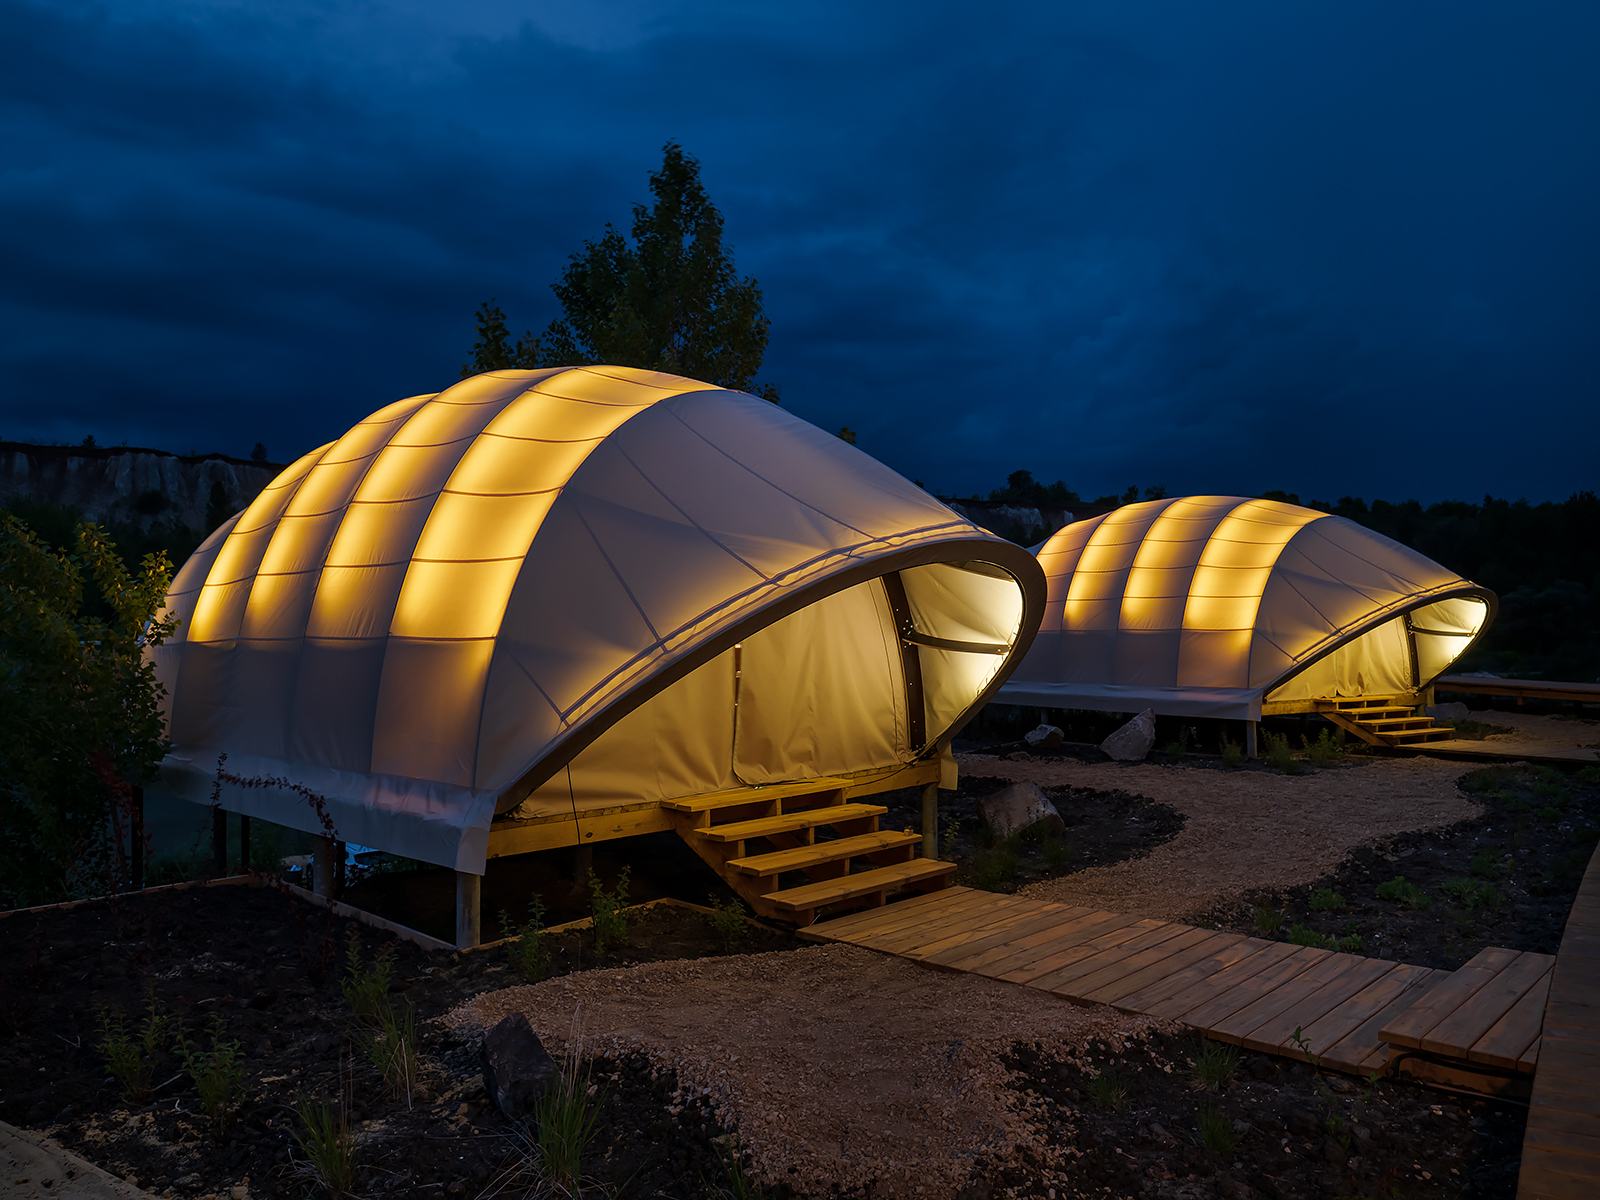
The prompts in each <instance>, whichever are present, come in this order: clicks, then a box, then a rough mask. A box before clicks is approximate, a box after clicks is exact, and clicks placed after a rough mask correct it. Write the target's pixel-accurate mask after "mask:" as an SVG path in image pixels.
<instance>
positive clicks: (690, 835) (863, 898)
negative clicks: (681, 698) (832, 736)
mask: <svg viewBox="0 0 1600 1200" xmlns="http://www.w3.org/2000/svg"><path fill="white" fill-rule="evenodd" d="M819 782H824V781H812V782H809V783H801V784H779V785H775V786H772V787H764V788H740V789H737V790H735V791H731V792H716V793H712V794H710V795H705V796H687V797H684V798H683V799H679V800H667V801H663V802H662V807H663V808H664V809H666V810H667V811H668V812H669V813H671V814H672V817H673V823H674V825H675V826H676V828H677V831H678V836H679V837H681V838H683V840H684V841H685V842H687V843H688V844H689V847H690V848H691V849H692V850H693V851H694V852H695V853H696V854H698V855H699V856H700V857H701V858H702V859H704V860H705V862H706V863H707V864H709V865H710V866H711V868H712V869H713V870H714V871H716V872H717V874H718V875H720V876H722V878H723V879H724V880H726V881H727V883H728V885H729V886H730V887H732V888H733V890H734V891H735V892H737V893H738V894H739V895H740V896H741V897H742V898H743V899H744V900H745V902H746V903H748V904H749V905H750V907H751V908H753V909H754V910H755V911H756V915H757V916H761V917H766V918H768V919H769V920H777V921H784V922H786V923H790V924H794V925H797V926H805V925H810V924H811V923H812V922H814V921H815V920H816V919H817V912H818V910H819V909H824V908H828V909H841V910H842V909H847V908H874V907H877V906H879V905H882V904H884V903H885V902H886V901H887V899H888V897H889V894H890V893H891V892H896V891H901V890H905V891H916V892H928V891H937V890H938V889H940V888H944V887H948V886H949V883H950V877H951V876H952V875H953V874H955V869H956V867H955V864H954V863H946V862H937V861H933V860H930V859H925V858H918V857H917V847H918V845H919V844H920V843H921V841H922V838H921V836H920V835H919V834H915V833H909V832H902V831H898V830H892V829H879V828H878V818H879V817H880V816H882V815H883V814H884V813H886V812H888V811H889V810H888V809H886V808H883V807H881V806H879V805H876V804H858V803H853V802H849V801H847V800H846V798H845V789H844V788H842V787H837V786H824V787H823V788H822V789H820V790H819V789H818V786H817V785H818V783H819Z"/></svg>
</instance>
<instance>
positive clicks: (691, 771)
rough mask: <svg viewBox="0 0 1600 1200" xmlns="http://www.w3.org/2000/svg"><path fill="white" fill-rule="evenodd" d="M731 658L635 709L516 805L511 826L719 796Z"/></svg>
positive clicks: (729, 774) (726, 766)
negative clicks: (612, 808)
mask: <svg viewBox="0 0 1600 1200" xmlns="http://www.w3.org/2000/svg"><path fill="white" fill-rule="evenodd" d="M733 661H734V654H733V651H732V650H727V651H724V652H723V653H722V654H719V655H718V656H717V657H716V658H714V659H712V660H711V661H710V662H708V663H706V664H704V665H703V666H701V667H700V668H698V669H697V670H695V671H691V672H690V673H689V674H688V675H685V676H684V677H683V678H682V679H680V680H678V681H677V682H676V683H674V684H672V685H671V686H670V687H668V688H667V689H665V690H664V691H662V692H659V693H658V694H656V695H655V696H652V697H651V698H650V699H649V700H647V701H645V702H644V703H643V704H641V705H640V706H639V707H638V708H636V709H634V710H633V711H632V712H631V713H629V714H628V715H627V716H625V717H623V718H622V720H620V721H618V722H617V723H616V724H615V725H613V726H612V727H611V728H610V729H608V730H606V731H605V733H603V734H601V735H600V738H599V739H598V740H597V741H595V742H593V743H592V744H590V745H589V746H587V747H585V748H584V749H583V750H581V751H580V752H579V753H578V754H577V755H576V756H575V757H574V758H573V760H572V762H571V763H570V764H568V768H567V769H566V770H564V771H559V772H557V773H556V774H555V775H553V776H551V778H550V779H548V780H546V781H545V782H544V783H542V784H540V785H539V787H537V788H535V789H534V791H533V792H532V793H531V794H530V795H529V796H528V797H527V798H526V799H524V800H522V801H521V802H520V803H516V802H510V801H509V798H507V799H503V800H502V801H501V808H502V810H505V809H507V808H509V809H510V810H511V811H510V812H509V815H510V816H511V817H512V819H515V820H525V819H528V818H532V817H547V816H558V815H560V814H563V813H567V812H571V811H573V810H574V809H576V811H578V812H580V813H581V812H586V811H590V810H593V809H596V808H606V807H609V806H611V805H615V804H638V803H649V802H652V801H660V800H669V799H673V798H675V797H679V796H696V795H700V794H702V793H705V792H720V791H726V790H727V789H729V788H735V787H738V786H739V780H738V778H737V777H736V776H735V775H734V773H733V737H734V730H733V726H734V693H735V680H734V674H733V671H734V667H733Z"/></svg>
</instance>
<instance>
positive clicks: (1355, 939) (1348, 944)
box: [1337, 933, 1365, 954]
mask: <svg viewBox="0 0 1600 1200" xmlns="http://www.w3.org/2000/svg"><path fill="white" fill-rule="evenodd" d="M1337 945H1338V948H1339V949H1340V950H1343V951H1344V952H1345V953H1346V954H1360V953H1361V947H1362V946H1363V945H1365V943H1364V942H1363V941H1362V940H1361V935H1360V934H1359V933H1347V934H1345V935H1344V936H1343V937H1342V938H1340V939H1339V941H1338V943H1337Z"/></svg>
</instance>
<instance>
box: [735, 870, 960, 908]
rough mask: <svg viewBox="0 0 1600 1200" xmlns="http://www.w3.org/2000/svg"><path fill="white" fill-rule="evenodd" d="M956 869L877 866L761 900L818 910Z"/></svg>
mask: <svg viewBox="0 0 1600 1200" xmlns="http://www.w3.org/2000/svg"><path fill="white" fill-rule="evenodd" d="M955 870H956V865H955V863H947V862H939V861H938V860H936V859H928V858H914V859H912V860H911V861H910V862H903V863H895V864H894V865H893V866H888V867H878V868H877V869H876V870H872V871H862V872H860V873H859V874H855V875H845V876H842V877H841V878H839V879H825V880H823V881H822V882H821V883H808V884H806V885H805V886H804V887H797V888H790V889H788V890H787V891H782V892H772V893H771V894H769V895H767V896H763V897H762V899H763V900H765V901H767V902H768V903H770V904H772V905H773V906H774V907H776V908H781V909H787V910H789V911H791V912H794V911H799V910H801V909H807V908H816V907H818V906H819V905H823V904H835V903H837V902H838V901H840V900H852V899H855V898H856V897H857V896H868V895H871V894H872V893H873V892H881V891H883V890H884V889H885V888H891V887H899V886H901V885H903V884H906V883H914V882H917V881H919V880H924V879H934V878H937V877H938V876H941V875H945V876H949V875H953V874H955Z"/></svg>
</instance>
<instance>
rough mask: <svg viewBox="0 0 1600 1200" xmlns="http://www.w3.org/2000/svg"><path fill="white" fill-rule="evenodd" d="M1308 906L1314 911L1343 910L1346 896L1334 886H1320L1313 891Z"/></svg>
mask: <svg viewBox="0 0 1600 1200" xmlns="http://www.w3.org/2000/svg"><path fill="white" fill-rule="evenodd" d="M1308 906H1309V907H1310V909H1311V911H1312V912H1343V911H1344V897H1343V896H1341V895H1340V894H1339V893H1338V892H1336V891H1334V890H1333V889H1332V888H1318V889H1317V890H1316V891H1314V892H1312V893H1311V899H1310V900H1309V901H1308Z"/></svg>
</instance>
